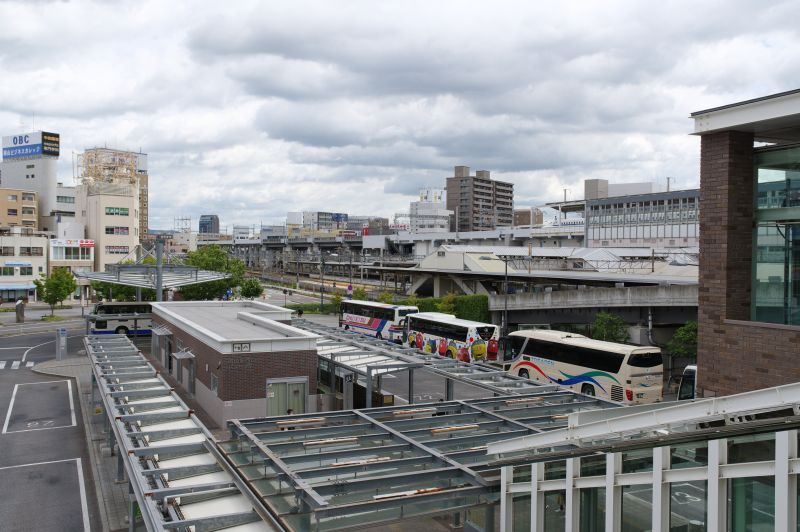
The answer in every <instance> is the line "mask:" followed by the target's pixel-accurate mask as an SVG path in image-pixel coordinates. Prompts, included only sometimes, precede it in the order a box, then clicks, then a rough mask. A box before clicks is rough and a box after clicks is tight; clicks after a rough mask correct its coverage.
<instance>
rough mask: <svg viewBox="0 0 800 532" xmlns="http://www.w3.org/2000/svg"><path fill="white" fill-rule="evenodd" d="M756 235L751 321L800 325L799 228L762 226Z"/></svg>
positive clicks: (773, 225) (783, 225)
mask: <svg viewBox="0 0 800 532" xmlns="http://www.w3.org/2000/svg"><path fill="white" fill-rule="evenodd" d="M755 232H756V235H755V246H754V247H755V271H754V275H753V313H752V314H753V315H752V318H753V319H754V320H756V321H765V322H769V323H783V324H789V325H800V224H786V223H775V222H762V223H759V224H758V226H757V227H756V230H755Z"/></svg>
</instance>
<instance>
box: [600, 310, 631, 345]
mask: <svg viewBox="0 0 800 532" xmlns="http://www.w3.org/2000/svg"><path fill="white" fill-rule="evenodd" d="M591 330H592V338H594V339H595V340H605V341H606V342H617V343H621V342H627V341H628V339H629V338H630V337H629V336H628V325H627V324H626V323H625V320H623V319H622V318H620V317H619V316H617V315H616V314H611V313H608V312H598V313H597V318H595V320H594V323H592V328H591Z"/></svg>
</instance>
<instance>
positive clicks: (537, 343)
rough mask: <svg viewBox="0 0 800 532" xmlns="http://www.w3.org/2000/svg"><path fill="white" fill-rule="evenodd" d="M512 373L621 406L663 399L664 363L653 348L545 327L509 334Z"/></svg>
mask: <svg viewBox="0 0 800 532" xmlns="http://www.w3.org/2000/svg"><path fill="white" fill-rule="evenodd" d="M508 342H509V343H510V344H511V346H510V347H511V349H512V352H513V353H515V354H516V356H515V358H514V359H513V360H512V361H511V362H510V363H509V364H506V365H505V366H504V367H505V368H506V369H507V370H508V372H509V373H511V374H512V375H518V376H520V377H525V378H528V379H531V380H533V381H536V382H539V383H542V384H558V385H559V386H565V387H569V388H571V389H573V390H575V391H577V392H581V393H584V394H586V395H595V396H599V397H603V398H606V399H610V400H612V401H617V402H620V403H624V404H644V403H654V402H658V401H661V400H662V391H663V382H662V379H663V373H664V367H663V362H662V358H661V350H660V349H659V348H658V347H650V346H636V345H626V344H617V343H613V342H602V341H599V340H592V339H591V338H587V337H585V336H583V335H580V334H573V333H566V332H561V331H549V330H541V329H540V330H529V331H517V332H513V333H511V334H510V335H509V337H508Z"/></svg>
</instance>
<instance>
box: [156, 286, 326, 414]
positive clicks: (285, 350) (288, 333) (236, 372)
mask: <svg viewBox="0 0 800 532" xmlns="http://www.w3.org/2000/svg"><path fill="white" fill-rule="evenodd" d="M290 320H291V311H290V310H288V309H285V308H282V307H277V306H275V305H269V304H267V303H261V302H257V301H171V302H161V303H153V340H152V342H153V343H152V350H151V353H152V358H153V361H154V363H155V364H156V365H158V366H160V369H161V370H162V371H163V372H164V373H168V374H169V375H170V376H172V377H173V378H174V379H175V380H176V381H177V382H178V384H179V385H180V386H182V387H183V388H184V389H185V390H186V391H188V392H189V393H190V394H192V395H193V396H194V397H195V399H197V401H198V402H199V403H200V405H201V406H202V407H203V409H204V410H205V411H206V412H207V413H208V414H209V415H210V416H211V417H212V418H213V419H214V420H215V421H216V422H217V423H218V424H220V426H223V425H224V422H225V420H227V419H232V418H247V417H256V416H264V415H282V414H284V413H285V412H286V410H287V409H288V408H292V409H293V410H294V411H295V412H296V413H303V412H305V411H306V408H307V403H308V396H309V395H311V394H314V393H316V389H317V345H316V342H317V340H316V339H317V336H316V335H313V334H310V333H308V332H305V331H302V330H300V329H297V328H295V327H292V326H291V325H288V323H289V321H290Z"/></svg>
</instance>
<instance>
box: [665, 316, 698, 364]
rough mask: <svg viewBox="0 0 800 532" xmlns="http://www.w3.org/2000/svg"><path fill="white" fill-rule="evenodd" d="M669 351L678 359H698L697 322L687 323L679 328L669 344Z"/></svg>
mask: <svg viewBox="0 0 800 532" xmlns="http://www.w3.org/2000/svg"><path fill="white" fill-rule="evenodd" d="M667 351H669V354H671V355H673V356H677V357H689V358H697V322H696V321H687V322H686V324H685V325H684V326H683V327H679V328H678V330H677V331H675V334H673V335H672V339H671V340H670V341H669V342H668V343H667Z"/></svg>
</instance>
